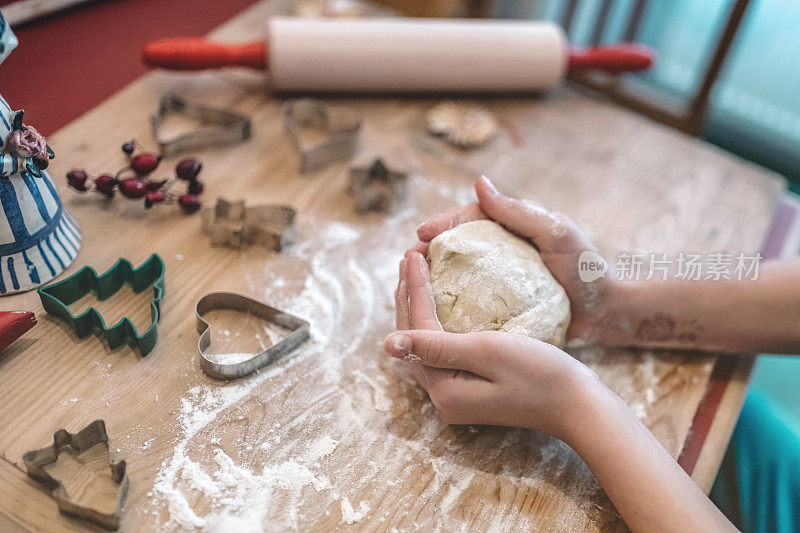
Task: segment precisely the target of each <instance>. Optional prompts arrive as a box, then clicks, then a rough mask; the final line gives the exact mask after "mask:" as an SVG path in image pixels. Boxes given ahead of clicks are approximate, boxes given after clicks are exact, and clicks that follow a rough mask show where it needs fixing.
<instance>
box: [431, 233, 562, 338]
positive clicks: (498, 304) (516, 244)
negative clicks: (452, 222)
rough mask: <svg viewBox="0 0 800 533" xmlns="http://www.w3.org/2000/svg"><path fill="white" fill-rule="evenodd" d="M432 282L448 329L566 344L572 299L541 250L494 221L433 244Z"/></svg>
mask: <svg viewBox="0 0 800 533" xmlns="http://www.w3.org/2000/svg"><path fill="white" fill-rule="evenodd" d="M428 254H429V257H430V272H431V285H432V287H433V296H434V299H435V301H436V314H437V315H438V317H439V320H440V322H441V324H442V327H443V329H444V330H445V331H449V332H452V333H468V332H472V331H490V330H491V331H505V332H509V333H517V334H519V335H526V336H528V337H532V338H534V339H538V340H541V341H544V342H547V343H549V344H552V345H554V346H558V347H562V346H564V342H565V338H566V333H567V328H568V327H569V321H570V302H569V298H567V294H566V292H565V291H564V288H563V287H562V286H561V285H559V283H558V282H557V281H556V280H555V278H554V277H553V276H552V274H550V271H549V270H548V269H547V267H546V266H545V265H544V263H543V262H542V259H541V257H540V256H539V253H538V252H537V251H536V248H534V247H533V246H531V245H530V244H528V243H527V242H525V241H524V240H522V239H520V238H519V237H517V236H516V235H514V234H513V233H510V232H508V231H506V230H505V229H504V228H503V227H502V226H500V225H499V224H497V223H495V222H492V221H490V220H475V221H472V222H466V223H464V224H459V225H458V226H456V227H454V228H453V229H450V230H448V231H445V232H443V233H441V234H439V235H438V236H437V237H436V238H434V239H433V240H432V241H431V243H430V248H429V251H428Z"/></svg>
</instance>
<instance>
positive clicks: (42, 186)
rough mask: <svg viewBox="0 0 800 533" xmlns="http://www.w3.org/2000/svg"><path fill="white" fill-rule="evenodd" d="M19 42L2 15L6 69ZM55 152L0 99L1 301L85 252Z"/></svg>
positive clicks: (0, 38) (0, 44) (0, 55)
mask: <svg viewBox="0 0 800 533" xmlns="http://www.w3.org/2000/svg"><path fill="white" fill-rule="evenodd" d="M16 46H17V38H16V37H15V36H14V34H13V32H12V31H11V28H10V27H9V26H8V24H6V21H5V19H3V16H2V14H0V63H2V61H3V60H4V59H5V58H6V57H7V56H8V54H9V53H10V52H11V51H12V50H13V49H14V48H16ZM52 157H53V151H52V150H50V147H48V146H47V143H46V142H45V140H44V138H43V137H42V136H41V135H40V134H39V133H38V132H37V131H36V129H35V128H33V127H31V126H27V125H25V124H23V114H22V111H13V110H12V109H11V107H9V105H8V103H7V102H6V101H5V99H4V98H3V97H2V96H0V204H2V208H1V209H0V295H6V294H12V293H15V292H22V291H27V290H30V289H35V288H36V287H38V286H40V285H42V284H44V283H47V282H48V281H50V280H51V279H53V278H54V277H56V276H58V275H59V274H61V272H62V271H63V270H64V269H65V268H67V267H68V266H69V265H70V264H71V263H72V261H73V260H74V259H75V256H76V255H78V250H80V247H81V232H80V229H79V228H78V224H77V223H76V222H75V218H74V217H73V216H72V214H71V213H70V212H69V211H67V209H66V208H65V207H64V206H63V205H62V204H61V198H59V196H58V192H57V191H56V188H55V186H54V185H53V181H52V180H51V179H50V176H48V175H47V172H46V171H45V169H46V168H47V166H48V164H49V162H50V159H51V158H52Z"/></svg>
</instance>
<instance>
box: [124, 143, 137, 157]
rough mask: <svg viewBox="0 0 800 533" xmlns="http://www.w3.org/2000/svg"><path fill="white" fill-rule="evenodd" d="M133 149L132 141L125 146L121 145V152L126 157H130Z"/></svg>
mask: <svg viewBox="0 0 800 533" xmlns="http://www.w3.org/2000/svg"><path fill="white" fill-rule="evenodd" d="M135 148H136V146H134V144H133V141H130V142H126V143H125V144H123V145H122V151H123V152H125V153H126V154H128V155H131V154H132V153H133V150H134V149H135Z"/></svg>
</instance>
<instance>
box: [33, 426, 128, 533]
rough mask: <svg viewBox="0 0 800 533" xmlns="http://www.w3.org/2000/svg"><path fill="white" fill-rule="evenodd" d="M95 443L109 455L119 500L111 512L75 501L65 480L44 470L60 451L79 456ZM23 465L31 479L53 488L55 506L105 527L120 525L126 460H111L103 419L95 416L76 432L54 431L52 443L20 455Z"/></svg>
mask: <svg viewBox="0 0 800 533" xmlns="http://www.w3.org/2000/svg"><path fill="white" fill-rule="evenodd" d="M97 444H103V445H104V446H105V448H106V454H107V455H108V457H109V459H108V465H109V468H110V470H111V471H110V476H111V481H112V482H113V483H114V485H116V486H117V488H118V491H119V500H118V502H117V505H116V510H115V511H114V512H112V513H107V512H103V511H102V510H98V509H96V508H94V507H91V506H86V505H80V504H78V503H77V502H75V501H74V500H73V499H72V497H71V496H70V495H69V494H68V493H67V489H66V487H65V486H64V484H63V483H62V482H61V481H59V480H58V479H56V478H54V477H53V476H51V475H50V473H48V472H47V470H46V469H45V467H46V466H47V465H50V464H53V463H55V462H56V461H57V460H58V456H59V455H60V454H61V453H64V452H66V453H74V454H76V455H78V456H80V455H81V454H82V453H84V452H86V451H88V450H89V449H91V448H92V447H93V446H95V445H97ZM22 460H23V461H24V463H25V469H26V470H27V471H28V475H29V476H30V477H32V478H33V479H35V480H37V481H40V482H41V483H43V484H44V485H45V486H46V487H47V488H49V489H51V490H52V495H53V499H55V500H56V503H57V504H58V509H59V510H60V511H61V512H62V513H65V514H69V515H72V516H75V517H78V518H82V519H84V520H89V521H90V522H93V523H95V524H97V525H99V526H101V527H104V528H106V529H112V530H114V529H119V519H120V515H121V513H122V503H123V502H124V501H125V496H126V495H127V493H128V476H127V474H126V472H125V466H126V465H125V461H119V462H118V463H114V462H112V461H111V451H110V446H109V438H108V433H106V424H105V422H103V421H102V420H95V421H94V422H92V423H91V424H89V425H88V426H86V427H85V428H83V429H82V430H80V431H79V432H77V433H69V432H68V431H67V430H65V429H59V430H58V431H56V432H55V434H54V435H53V444H52V445H51V446H48V447H46V448H42V449H39V450H32V451H29V452H26V453H25V455H23V456H22Z"/></svg>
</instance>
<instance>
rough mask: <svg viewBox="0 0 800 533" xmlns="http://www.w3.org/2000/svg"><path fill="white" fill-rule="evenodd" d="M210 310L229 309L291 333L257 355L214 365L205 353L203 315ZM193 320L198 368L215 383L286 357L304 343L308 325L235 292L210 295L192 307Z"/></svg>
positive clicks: (207, 343) (206, 331) (207, 332)
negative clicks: (194, 320) (197, 333)
mask: <svg viewBox="0 0 800 533" xmlns="http://www.w3.org/2000/svg"><path fill="white" fill-rule="evenodd" d="M214 309H232V310H234V311H240V312H244V313H250V314H252V315H255V316H257V317H259V318H263V319H264V320H267V321H268V322H272V323H273V324H277V325H278V326H281V327H283V328H286V329H288V330H291V333H289V335H287V336H286V337H285V338H284V339H282V340H280V341H279V342H277V343H276V344H273V345H272V346H270V347H269V348H267V349H266V350H264V351H263V352H261V353H257V354H254V355H253V356H252V357H251V358H249V359H247V360H245V361H241V362H237V363H218V362H215V361H213V360H212V359H209V357H208V356H207V355H206V350H207V349H208V347H209V346H210V345H211V330H210V329H209V324H208V322H206V321H205V319H204V318H203V315H205V314H206V313H208V312H209V311H212V310H214ZM194 312H195V315H196V317H197V331H198V332H200V338H199V339H198V340H197V349H198V350H199V351H200V368H202V369H203V372H205V373H206V374H208V375H209V376H211V377H214V378H217V379H236V378H240V377H242V376H246V375H248V374H252V373H253V372H255V371H257V370H260V369H261V368H264V367H265V366H267V365H269V364H271V363H273V362H275V361H277V360H279V359H283V358H284V357H286V356H287V355H288V354H289V353H290V352H291V351H292V350H294V349H295V348H297V347H298V346H300V345H301V344H303V343H304V342H305V341H306V340H308V336H309V330H310V327H311V326H310V325H309V323H308V322H306V321H305V320H303V319H302V318H297V317H296V316H294V315H290V314H289V313H284V312H283V311H279V310H278V309H275V308H274V307H270V306H269V305H267V304H265V303H263V302H260V301H258V300H255V299H253V298H250V297H249V296H244V295H242V294H236V293H235V292H212V293H210V294H206V295H205V296H203V297H202V298H200V299H199V300H198V301H197V305H196V306H195V310H194Z"/></svg>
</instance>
